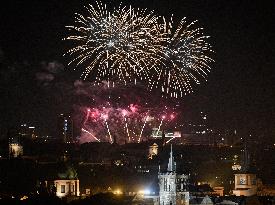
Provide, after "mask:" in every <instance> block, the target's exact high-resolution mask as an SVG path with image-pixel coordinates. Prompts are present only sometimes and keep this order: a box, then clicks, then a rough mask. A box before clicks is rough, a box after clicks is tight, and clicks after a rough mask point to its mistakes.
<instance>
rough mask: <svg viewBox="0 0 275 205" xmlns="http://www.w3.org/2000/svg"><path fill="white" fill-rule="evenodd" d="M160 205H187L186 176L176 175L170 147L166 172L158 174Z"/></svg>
mask: <svg viewBox="0 0 275 205" xmlns="http://www.w3.org/2000/svg"><path fill="white" fill-rule="evenodd" d="M158 178H159V202H160V205H189V192H188V191H187V180H188V175H184V174H182V175H177V173H176V162H175V161H174V157H173V149H172V145H171V151H170V158H169V162H168V167H167V172H165V173H161V172H159V174H158Z"/></svg>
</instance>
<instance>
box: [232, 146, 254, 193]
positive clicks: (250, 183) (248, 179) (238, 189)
mask: <svg viewBox="0 0 275 205" xmlns="http://www.w3.org/2000/svg"><path fill="white" fill-rule="evenodd" d="M249 162H250V155H249V152H248V150H247V146H246V144H245V146H244V150H243V155H242V165H241V169H240V171H239V172H238V173H236V174H235V188H234V190H233V194H234V195H236V196H253V195H256V194H257V189H258V186H257V177H256V174H253V173H251V172H250V171H249V168H250V167H249V165H250V163H249Z"/></svg>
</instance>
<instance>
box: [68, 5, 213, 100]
mask: <svg viewBox="0 0 275 205" xmlns="http://www.w3.org/2000/svg"><path fill="white" fill-rule="evenodd" d="M86 10H87V12H88V15H87V16H86V17H85V16H83V15H80V14H76V17H75V24H76V25H75V26H68V28H69V29H70V30H71V31H72V32H74V33H76V35H70V36H68V37H67V38H66V39H67V40H71V41H73V42H74V43H75V46H74V47H73V48H72V49H70V50H69V51H68V52H67V54H69V55H71V56H73V57H74V58H73V59H72V61H71V62H70V64H71V63H76V66H80V65H82V66H84V67H85V69H84V71H83V72H82V77H83V78H84V79H86V78H87V77H88V76H92V77H93V80H94V82H102V81H103V80H107V81H108V85H109V81H113V82H114V81H116V82H123V83H124V84H125V85H126V84H127V83H129V82H130V83H132V82H134V83H136V82H137V81H138V82H142V83H143V84H145V85H147V86H148V89H149V90H151V91H152V90H156V89H157V90H161V93H162V95H165V96H170V97H175V98H178V97H183V95H186V94H188V93H190V92H192V91H193V89H192V87H193V85H194V84H200V82H201V81H202V80H206V78H207V74H208V73H209V72H210V66H209V64H210V63H211V62H212V61H213V59H212V58H211V57H209V54H211V53H212V52H213V51H212V50H211V46H210V44H209V43H207V39H208V36H205V35H204V34H203V32H202V30H203V29H202V28H197V27H195V22H192V23H191V24H187V22H186V19H185V18H184V19H182V20H181V21H180V23H179V25H178V26H177V27H176V26H174V23H173V21H172V18H171V20H169V21H167V20H166V19H165V18H162V19H163V20H161V18H160V17H158V16H156V15H154V14H153V12H147V11H146V10H142V9H132V8H131V7H122V6H121V5H120V6H119V7H118V8H113V9H111V10H108V9H107V6H106V4H102V3H101V2H97V4H96V5H95V6H93V5H89V6H88V7H86Z"/></svg>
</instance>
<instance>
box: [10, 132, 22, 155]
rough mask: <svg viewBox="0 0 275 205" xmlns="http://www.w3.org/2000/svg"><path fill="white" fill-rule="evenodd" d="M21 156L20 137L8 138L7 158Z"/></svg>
mask: <svg viewBox="0 0 275 205" xmlns="http://www.w3.org/2000/svg"><path fill="white" fill-rule="evenodd" d="M22 155H23V146H22V144H21V142H20V137H19V136H16V137H10V138H9V156H10V157H19V156H22Z"/></svg>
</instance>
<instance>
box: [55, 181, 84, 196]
mask: <svg viewBox="0 0 275 205" xmlns="http://www.w3.org/2000/svg"><path fill="white" fill-rule="evenodd" d="M54 185H55V187H56V196H58V197H60V198H62V197H65V196H79V195H80V192H79V180H78V179H58V180H54Z"/></svg>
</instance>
